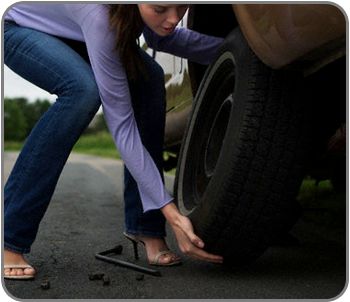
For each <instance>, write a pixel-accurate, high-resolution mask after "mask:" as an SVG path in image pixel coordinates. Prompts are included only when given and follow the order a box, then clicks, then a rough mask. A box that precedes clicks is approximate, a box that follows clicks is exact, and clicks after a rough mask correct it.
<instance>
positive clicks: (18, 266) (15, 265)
mask: <svg viewBox="0 0 350 302" xmlns="http://www.w3.org/2000/svg"><path fill="white" fill-rule="evenodd" d="M5 268H10V269H12V268H21V269H26V268H33V267H32V266H30V265H29V264H12V265H11V264H10V265H4V269H5Z"/></svg>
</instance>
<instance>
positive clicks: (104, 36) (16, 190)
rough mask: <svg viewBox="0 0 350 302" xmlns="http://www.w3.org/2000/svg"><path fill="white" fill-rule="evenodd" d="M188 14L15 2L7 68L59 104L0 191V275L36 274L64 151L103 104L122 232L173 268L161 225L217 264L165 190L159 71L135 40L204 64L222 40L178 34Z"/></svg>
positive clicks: (165, 7)
mask: <svg viewBox="0 0 350 302" xmlns="http://www.w3.org/2000/svg"><path fill="white" fill-rule="evenodd" d="M187 8H188V6H187V5H183V4H177V5H174V4H138V5H136V4H126V5H104V4H22V5H18V6H15V7H13V8H12V9H10V10H9V12H8V13H7V15H6V17H5V26H4V57H5V59H4V60H5V64H6V65H7V66H8V67H10V68H11V69H12V70H13V71H15V72H16V73H18V74H19V75H21V76H22V77H24V78H25V79H27V80H28V81H30V82H32V83H34V84H35V85H37V86H39V87H41V88H43V89H45V90H47V91H48V92H50V93H52V94H56V95H57V96H58V98H57V101H56V102H55V103H54V104H53V105H52V106H51V108H50V109H49V110H48V111H47V112H46V113H45V114H44V115H43V117H42V118H41V119H40V121H39V122H38V124H37V125H36V126H35V127H34V129H33V130H32V133H31V134H30V136H29V137H28V139H27V141H26V144H25V145H24V147H23V149H22V151H21V153H20V155H19V157H18V160H17V162H16V164H15V166H14V168H13V171H12V172H11V175H10V177H9V179H8V181H7V183H6V186H5V191H4V196H5V204H4V247H5V251H4V264H5V271H4V275H5V278H12V279H27V278H32V277H33V276H34V274H35V270H34V269H33V268H32V267H30V266H29V265H28V264H27V263H26V261H25V259H24V257H23V254H25V253H29V251H30V246H31V244H32V243H33V241H34V240H35V237H36V234H37V230H38V227H39V224H40V221H41V219H42V217H43V215H44V213H45V211H46V209H47V206H48V204H49V202H50V199H51V197H52V194H53V192H54V189H55V186H56V184H57V181H58V178H59V175H60V173H61V171H62V169H63V166H64V164H65V163H66V160H67V158H68V156H69V153H70V151H71V149H72V147H73V145H74V144H75V142H76V141H77V140H78V138H79V136H80V135H81V133H82V132H83V130H84V129H85V128H86V127H87V125H88V124H89V123H90V121H91V119H92V118H93V116H94V115H95V113H96V112H97V110H98V108H99V106H100V102H101V103H102V106H103V110H104V115H105V118H106V122H107V124H108V127H109V130H110V132H111V134H112V136H113V138H114V141H115V144H116V146H117V148H118V151H119V153H120V155H121V157H122V159H123V160H124V163H125V165H126V167H127V168H125V193H124V199H125V217H126V219H125V220H126V230H125V234H126V236H127V237H128V238H129V239H131V240H132V241H133V242H134V243H137V242H140V243H142V244H144V245H145V247H146V250H147V256H148V259H149V261H150V263H151V264H157V265H172V264H177V263H179V257H178V255H176V254H174V253H172V252H170V251H168V247H167V245H166V242H165V239H164V237H165V231H164V229H165V219H166V220H167V221H168V222H169V224H170V226H171V227H172V229H173V231H174V233H175V236H176V238H177V241H178V244H179V247H180V250H181V251H182V252H184V253H185V254H187V255H189V256H191V257H194V258H196V259H199V260H205V261H212V262H222V257H220V256H216V255H211V254H209V253H207V252H206V251H204V250H203V246H204V243H203V242H202V240H201V239H200V238H198V237H197V236H196V235H195V234H194V232H193V228H192V224H191V222H190V220H189V219H188V218H187V217H184V216H182V215H181V214H180V213H179V211H178V209H177V208H176V206H175V204H174V201H173V199H172V198H171V197H170V196H169V194H168V192H167V191H166V189H165V187H164V184H163V177H162V172H161V171H162V144H163V135H164V120H165V91H164V74H163V72H162V70H161V68H160V67H159V66H158V65H157V64H156V63H155V62H154V60H152V58H150V57H149V56H148V55H147V54H146V53H145V52H143V51H142V50H141V49H140V47H139V46H138V44H137V39H138V37H139V36H140V35H141V33H142V32H143V33H144V36H145V38H146V41H147V44H148V45H149V46H150V47H152V48H154V49H155V50H161V51H167V52H170V53H173V54H174V55H177V56H183V57H186V58H188V59H190V60H194V61H197V62H199V63H203V64H208V63H209V62H210V59H211V57H212V56H213V55H214V53H215V51H216V49H217V47H218V46H219V45H220V43H221V42H222V39H220V38H214V37H209V36H205V35H201V34H198V33H195V32H192V31H190V30H186V29H178V28H176V25H177V23H178V22H179V20H180V19H181V18H182V17H183V15H184V14H185V12H186V10H187ZM86 50H87V52H86ZM164 217H165V219H164ZM18 222H21V223H18Z"/></svg>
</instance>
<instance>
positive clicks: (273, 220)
mask: <svg viewBox="0 0 350 302" xmlns="http://www.w3.org/2000/svg"><path fill="white" fill-rule="evenodd" d="M300 79H301V77H299V75H298V74H295V73H292V72H285V71H276V70H272V69H270V68H268V67H267V66H265V65H264V64H263V63H262V62H261V61H260V60H259V59H258V58H257V57H256V56H255V54H254V53H253V52H252V50H251V49H250V48H249V46H248V44H247V42H246V41H245V38H244V36H243V34H242V32H241V31H240V29H239V28H237V29H235V30H233V31H232V32H231V33H230V34H229V35H228V37H227V38H226V39H225V41H224V43H223V44H222V46H221V48H220V50H219V51H218V54H217V56H216V58H215V59H214V60H213V62H212V64H211V65H210V66H209V68H208V70H207V71H206V73H205V75H204V78H203V80H202V82H201V85H200V87H199V90H198V93H197V95H196V98H195V101H194V105H193V108H192V112H191V114H190V118H189V121H188V125H187V129H186V132H185V136H184V139H183V143H182V147H181V151H180V155H179V160H178V166H177V172H176V177H175V185H174V195H175V199H176V200H177V202H178V206H179V208H180V211H181V212H182V214H184V215H186V216H188V217H189V218H190V219H191V221H192V223H193V225H194V229H195V232H196V234H197V235H198V236H199V237H201V238H202V239H203V241H204V242H205V249H206V250H207V251H209V252H210V253H214V254H220V255H223V256H224V263H225V264H227V265H229V266H235V267H236V266H241V265H246V264H249V263H251V262H252V261H254V260H256V259H257V258H258V257H259V256H261V255H262V254H263V253H264V252H265V251H266V249H267V248H268V247H269V246H270V245H271V244H274V243H276V241H278V240H279V238H280V237H281V236H283V235H284V234H287V232H288V231H289V230H290V228H291V227H292V226H293V225H294V223H295V221H296V220H297V219H298V213H299V207H298V205H297V203H296V196H297V193H298V190H299V188H300V184H301V181H302V179H303V167H304V163H305V160H306V154H307V150H308V148H307V145H308V139H307V135H306V132H307V131H305V129H306V128H305V125H306V124H305V123H306V120H307V119H305V114H304V113H305V111H304V108H303V104H304V102H303V100H302V98H301V95H299V91H300V89H298V87H299V85H300Z"/></svg>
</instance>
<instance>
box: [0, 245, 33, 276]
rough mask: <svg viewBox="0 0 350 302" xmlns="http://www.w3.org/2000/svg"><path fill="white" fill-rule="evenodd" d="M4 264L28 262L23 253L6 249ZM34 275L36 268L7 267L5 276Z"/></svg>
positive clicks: (25, 263) (24, 263)
mask: <svg viewBox="0 0 350 302" xmlns="http://www.w3.org/2000/svg"><path fill="white" fill-rule="evenodd" d="M4 265H28V263H27V262H26V261H25V260H24V257H23V255H22V254H19V253H15V252H11V251H9V250H4ZM23 275H27V276H34V275H35V270H34V269H33V268H25V269H19V268H12V269H10V268H5V269H4V276H5V277H12V276H23Z"/></svg>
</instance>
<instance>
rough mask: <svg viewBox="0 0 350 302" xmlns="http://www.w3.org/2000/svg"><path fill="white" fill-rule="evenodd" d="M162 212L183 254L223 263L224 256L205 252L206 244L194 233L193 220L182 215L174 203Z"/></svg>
mask: <svg viewBox="0 0 350 302" xmlns="http://www.w3.org/2000/svg"><path fill="white" fill-rule="evenodd" d="M162 212H163V214H164V216H165V218H166V219H167V220H168V222H169V223H170V226H171V227H172V229H173V231H174V233H175V237H176V239H177V242H178V245H179V248H180V250H181V252H182V253H184V254H185V255H187V256H189V257H192V258H194V259H197V260H201V261H208V262H215V263H222V262H223V257H222V256H218V255H213V254H210V253H208V252H206V251H205V250H203V247H204V242H203V240H202V239H200V238H199V237H198V236H197V235H196V234H195V233H194V230H193V226H192V223H191V220H190V219H189V218H188V217H186V216H183V215H181V213H180V212H179V210H178V209H177V207H176V205H175V204H174V203H173V202H171V203H169V204H167V205H166V206H165V207H164V208H162Z"/></svg>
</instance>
